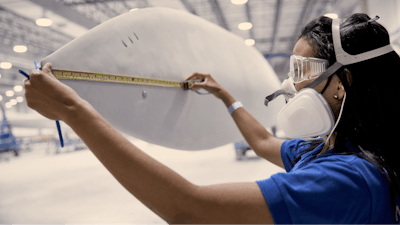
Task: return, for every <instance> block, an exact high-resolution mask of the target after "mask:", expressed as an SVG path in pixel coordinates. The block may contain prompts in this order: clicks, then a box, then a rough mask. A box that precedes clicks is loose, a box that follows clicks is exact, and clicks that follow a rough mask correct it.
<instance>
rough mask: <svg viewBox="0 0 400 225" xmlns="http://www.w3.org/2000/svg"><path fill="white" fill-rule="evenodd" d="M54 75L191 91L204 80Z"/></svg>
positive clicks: (75, 73) (72, 73) (61, 72)
mask: <svg viewBox="0 0 400 225" xmlns="http://www.w3.org/2000/svg"><path fill="white" fill-rule="evenodd" d="M52 72H53V75H54V76H55V77H56V78H57V79H62V80H86V81H99V82H110V83H121V84H137V85H150V86H160V87H172V88H183V89H185V90H186V89H189V85H190V84H191V83H194V82H201V81H202V80H190V81H183V82H179V81H168V80H159V79H150V78H141V77H128V76H121V75H110V74H100V73H86V72H78V71H68V70H57V69H52Z"/></svg>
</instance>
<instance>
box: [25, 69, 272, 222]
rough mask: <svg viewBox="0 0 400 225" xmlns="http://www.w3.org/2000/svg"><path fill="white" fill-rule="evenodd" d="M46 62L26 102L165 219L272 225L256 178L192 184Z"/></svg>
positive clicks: (30, 83) (36, 73)
mask: <svg viewBox="0 0 400 225" xmlns="http://www.w3.org/2000/svg"><path fill="white" fill-rule="evenodd" d="M50 68H51V67H50V64H46V65H45V66H44V68H43V70H42V71H40V72H39V71H34V70H33V71H32V72H31V73H30V80H27V81H25V90H26V93H25V96H26V100H27V103H28V106H29V107H31V108H33V109H35V110H36V111H38V112H39V113H41V114H42V115H44V116H46V117H47V118H50V119H54V120H63V121H64V122H65V123H67V124H68V125H69V126H71V128H72V129H73V130H74V131H75V132H76V133H77V134H78V135H79V137H80V138H81V139H82V140H83V141H84V142H85V144H86V145H87V146H88V147H89V149H90V150H91V151H92V152H93V153H94V155H95V156H96V157H97V158H98V159H99V160H100V162H101V163H102V164H103V165H104V166H105V167H106V168H107V169H108V170H109V171H110V172H111V174H112V175H113V176H114V177H115V178H116V179H117V180H118V181H119V182H120V183H121V184H122V185H123V186H124V187H125V188H126V189H127V190H128V191H129V192H130V193H132V194H133V195H134V196H135V197H136V198H138V199H139V200H140V201H141V202H142V203H143V204H145V205H146V206H147V207H148V208H149V209H151V210H152V211H153V212H155V213H156V214H157V215H159V216H160V217H161V218H163V219H164V220H165V221H167V222H168V223H214V224H216V223H273V220H272V217H271V214H270V211H269V208H268V206H267V204H266V202H265V200H264V198H263V196H262V193H261V190H260V189H259V187H258V185H257V183H256V182H248V183H236V184H218V185H211V186H197V185H194V184H192V183H191V182H189V181H187V180H186V179H184V178H183V177H181V176H180V175H179V174H177V173H176V172H174V171H172V170H171V169H169V168H168V167H166V166H164V165H163V164H161V163H159V162H158V161H156V160H154V159H153V158H151V157H150V156H148V155H147V154H146V153H144V152H143V151H141V150H140V149H138V148H137V147H136V146H134V145H133V144H132V143H131V142H129V141H128V140H127V139H125V138H124V137H123V136H122V135H121V134H120V133H119V132H118V131H117V130H116V129H114V128H113V127H112V126H111V125H110V124H109V123H108V122H107V121H106V120H105V119H104V118H103V117H101V115H100V114H99V113H98V112H97V111H96V110H95V109H94V108H93V107H92V106H91V105H90V104H89V103H88V102H86V101H84V100H83V99H81V98H80V97H79V96H78V95H77V94H76V92H75V91H74V90H72V89H71V88H69V87H68V86H66V85H64V84H62V83H61V82H59V81H58V80H57V79H55V78H54V77H53V75H52V74H51V73H50Z"/></svg>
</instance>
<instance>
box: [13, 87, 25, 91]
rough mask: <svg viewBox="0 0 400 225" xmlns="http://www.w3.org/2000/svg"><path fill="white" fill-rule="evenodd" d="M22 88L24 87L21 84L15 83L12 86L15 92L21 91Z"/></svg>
mask: <svg viewBox="0 0 400 225" xmlns="http://www.w3.org/2000/svg"><path fill="white" fill-rule="evenodd" d="M22 90H24V88H23V87H22V86H21V85H15V86H14V91H15V92H21V91H22Z"/></svg>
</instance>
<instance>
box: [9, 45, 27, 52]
mask: <svg viewBox="0 0 400 225" xmlns="http://www.w3.org/2000/svg"><path fill="white" fill-rule="evenodd" d="M13 50H14V52H18V53H24V52H26V51H28V48H27V47H26V46H25V45H16V46H14V48H13Z"/></svg>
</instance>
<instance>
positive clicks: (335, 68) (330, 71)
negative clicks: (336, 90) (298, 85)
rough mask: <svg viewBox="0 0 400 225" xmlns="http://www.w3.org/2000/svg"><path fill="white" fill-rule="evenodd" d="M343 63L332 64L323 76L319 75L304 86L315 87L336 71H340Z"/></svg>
mask: <svg viewBox="0 0 400 225" xmlns="http://www.w3.org/2000/svg"><path fill="white" fill-rule="evenodd" d="M342 66H343V65H342V64H341V63H338V62H335V63H334V64H333V65H332V66H330V67H329V68H328V69H327V70H326V71H325V72H324V73H323V74H321V76H319V77H317V78H316V79H315V80H313V81H312V82H311V83H309V84H307V85H306V86H305V87H304V88H313V87H315V86H317V85H318V84H319V83H321V82H322V81H324V80H325V79H326V78H328V77H330V76H332V75H333V74H334V73H336V71H338V70H339V69H340V68H341V67H342Z"/></svg>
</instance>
